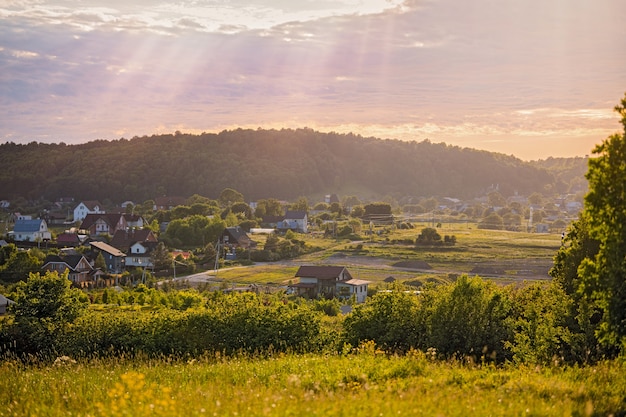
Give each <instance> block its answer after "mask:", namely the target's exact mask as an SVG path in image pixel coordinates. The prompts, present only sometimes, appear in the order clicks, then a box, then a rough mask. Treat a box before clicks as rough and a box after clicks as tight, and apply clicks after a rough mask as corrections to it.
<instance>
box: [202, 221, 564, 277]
mask: <svg viewBox="0 0 626 417" xmlns="http://www.w3.org/2000/svg"><path fill="white" fill-rule="evenodd" d="M424 227H429V225H428V224H415V228H414V229H408V230H399V229H398V230H393V231H391V232H389V233H386V234H382V235H381V236H378V235H375V236H374V237H372V238H371V239H366V240H362V241H350V240H347V239H344V240H341V239H324V238H321V237H311V236H304V235H299V236H298V239H301V240H304V241H306V242H307V244H308V245H311V246H313V247H317V248H319V249H320V250H318V251H316V252H313V253H310V254H307V255H305V256H302V257H300V258H298V259H295V260H286V261H279V262H273V263H258V264H256V265H252V266H247V267H236V268H226V269H224V270H220V271H218V274H217V277H215V274H214V273H213V272H212V271H210V272H209V273H202V274H200V277H201V279H200V280H201V281H206V280H209V281H213V282H215V278H217V280H218V281H220V282H222V283H223V285H228V284H233V283H237V284H257V285H266V284H270V285H287V284H289V282H290V280H293V277H294V275H295V272H296V271H297V269H298V267H299V266H300V265H307V264H316V265H322V264H324V265H341V266H347V267H348V268H349V269H350V271H351V273H352V275H353V276H354V277H356V278H360V279H366V280H369V281H372V282H373V283H374V284H380V285H383V284H384V282H383V281H384V280H385V279H386V278H388V277H390V276H392V277H394V278H395V279H396V280H398V281H400V282H406V281H410V282H416V281H420V282H426V281H440V280H447V279H450V278H453V277H454V276H458V275H460V274H469V275H480V276H481V277H484V278H488V279H492V280H494V281H496V282H499V283H502V284H510V283H519V282H521V281H536V280H546V279H549V275H548V271H549V270H550V268H551V267H552V264H553V257H554V255H555V254H556V251H557V250H558V248H559V246H560V244H561V236H560V235H559V234H555V233H552V234H548V233H545V234H539V233H523V232H509V231H499V230H484V229H478V228H477V227H476V225H475V224H471V223H445V224H443V225H442V227H441V228H438V229H437V231H438V232H439V234H440V235H442V236H445V235H450V236H452V235H454V236H455V237H456V239H457V243H456V245H454V246H437V247H432V246H431V247H428V246H426V247H416V246H415V245H414V244H407V243H404V242H405V241H406V240H407V239H412V240H413V241H414V240H415V238H416V237H417V236H418V235H419V233H420V232H421V230H422V228H424ZM253 239H255V240H259V241H260V242H259V243H260V244H261V245H262V243H263V240H264V238H263V237H262V236H254V237H253ZM216 285H217V284H216Z"/></svg>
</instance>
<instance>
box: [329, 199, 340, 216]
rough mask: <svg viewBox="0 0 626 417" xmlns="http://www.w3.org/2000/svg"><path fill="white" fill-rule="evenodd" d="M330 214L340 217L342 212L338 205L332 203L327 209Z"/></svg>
mask: <svg viewBox="0 0 626 417" xmlns="http://www.w3.org/2000/svg"><path fill="white" fill-rule="evenodd" d="M329 210H330V212H331V213H335V214H338V215H341V213H342V212H343V210H342V208H341V204H339V203H338V202H336V201H335V202H334V203H330V208H329Z"/></svg>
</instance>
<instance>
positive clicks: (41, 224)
mask: <svg viewBox="0 0 626 417" xmlns="http://www.w3.org/2000/svg"><path fill="white" fill-rule="evenodd" d="M9 235H10V236H12V237H13V239H15V240H16V241H18V242H41V241H44V240H50V239H51V238H52V235H51V234H50V232H49V231H48V224H47V223H46V221H45V220H43V219H34V220H33V219H30V220H16V221H15V225H14V226H13V231H12V232H9Z"/></svg>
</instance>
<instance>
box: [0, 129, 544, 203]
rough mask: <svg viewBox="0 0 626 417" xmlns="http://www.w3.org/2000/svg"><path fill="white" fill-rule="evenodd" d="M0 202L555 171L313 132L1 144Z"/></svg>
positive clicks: (539, 184)
mask: <svg viewBox="0 0 626 417" xmlns="http://www.w3.org/2000/svg"><path fill="white" fill-rule="evenodd" d="M0 163H1V166H2V170H1V171H0V199H5V198H6V199H12V198H16V197H25V198H39V197H45V198H47V199H54V198H57V197H61V196H70V197H74V198H76V199H99V200H104V199H107V198H108V199H110V200H111V201H113V202H121V201H124V200H133V201H145V200H147V199H152V198H154V197H156V196H159V195H164V194H167V195H180V196H190V195H193V194H200V195H203V196H207V197H210V198H216V197H217V196H218V195H219V193H220V192H221V191H222V190H223V189H224V188H234V189H236V190H237V191H239V192H241V193H242V194H243V195H244V196H245V197H246V199H247V200H255V199H259V198H269V197H273V198H281V199H292V198H296V197H298V196H318V195H323V194H329V193H337V194H343V195H346V194H354V195H357V196H359V197H360V198H364V199H374V198H382V197H384V196H387V195H390V196H394V197H396V198H399V197H404V196H449V197H458V198H469V197H474V196H478V195H482V194H484V193H485V192H486V191H488V190H489V189H490V187H492V186H495V185H499V190H500V192H501V193H502V194H503V195H510V194H512V193H514V192H515V191H517V192H519V193H520V194H526V195H528V194H531V193H532V192H535V191H539V192H542V191H544V190H545V189H547V188H549V187H554V185H555V174H554V173H552V172H549V171H548V169H546V168H544V167H541V166H539V165H537V164H530V163H526V162H523V161H521V160H519V159H517V158H514V157H511V156H505V155H501V154H495V153H490V152H486V151H477V150H472V149H466V148H459V147H453V146H447V145H445V144H435V143H431V142H429V141H424V142H420V143H418V142H403V141H399V140H381V139H375V138H364V137H361V136H358V135H353V134H336V133H320V132H316V131H313V130H311V129H297V130H286V129H285V130H280V131H279V130H242V129H238V130H233V131H223V132H221V133H219V134H208V133H206V134H202V135H188V134H180V133H177V134H174V135H158V136H157V135H154V136H151V137H141V138H133V139H131V140H127V139H120V140H114V141H104V140H97V141H93V142H89V143H86V144H81V145H66V144H64V143H60V144H43V143H36V142H33V143H30V144H28V145H17V144H14V143H5V144H2V145H0Z"/></svg>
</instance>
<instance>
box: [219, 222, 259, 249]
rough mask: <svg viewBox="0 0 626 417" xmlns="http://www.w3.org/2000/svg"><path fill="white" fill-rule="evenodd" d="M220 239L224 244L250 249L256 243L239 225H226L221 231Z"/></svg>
mask: <svg viewBox="0 0 626 417" xmlns="http://www.w3.org/2000/svg"><path fill="white" fill-rule="evenodd" d="M221 241H222V242H223V243H224V245H225V246H226V245H228V246H232V247H241V248H245V249H250V248H254V247H256V245H257V243H256V242H255V241H253V240H252V239H250V237H249V236H248V234H247V233H246V231H245V230H243V229H242V228H241V227H239V226H235V227H227V228H226V229H224V231H223V232H222V236H221Z"/></svg>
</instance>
